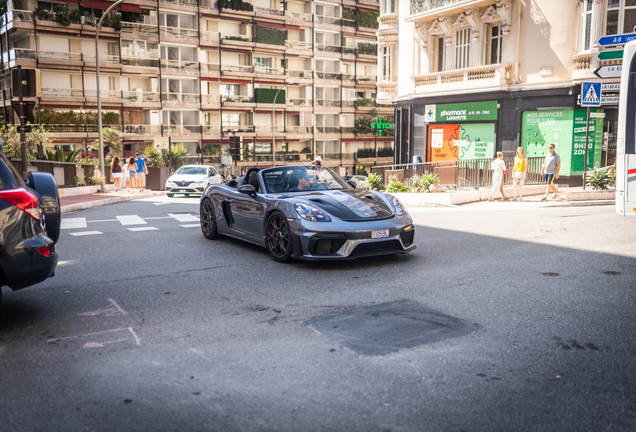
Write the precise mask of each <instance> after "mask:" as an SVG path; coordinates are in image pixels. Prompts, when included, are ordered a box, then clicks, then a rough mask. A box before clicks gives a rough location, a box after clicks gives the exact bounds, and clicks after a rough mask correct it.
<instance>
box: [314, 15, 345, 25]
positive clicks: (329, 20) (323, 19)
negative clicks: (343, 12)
mask: <svg viewBox="0 0 636 432" xmlns="http://www.w3.org/2000/svg"><path fill="white" fill-rule="evenodd" d="M314 18H315V19H316V24H327V25H335V26H339V25H340V23H341V22H342V20H341V19H340V18H338V17H332V16H324V15H315V16H314Z"/></svg>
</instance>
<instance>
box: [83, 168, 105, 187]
mask: <svg viewBox="0 0 636 432" xmlns="http://www.w3.org/2000/svg"><path fill="white" fill-rule="evenodd" d="M84 177H85V178H86V184H88V185H100V184H102V182H103V181H105V180H106V177H104V176H103V175H102V172H101V171H100V170H99V168H95V171H94V172H93V175H90V174H87V175H85V176H84Z"/></svg>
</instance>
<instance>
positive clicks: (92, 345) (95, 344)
mask: <svg viewBox="0 0 636 432" xmlns="http://www.w3.org/2000/svg"><path fill="white" fill-rule="evenodd" d="M120 331H127V332H130V334H132V336H133V338H135V344H136V345H138V346H139V345H141V340H140V339H139V336H137V333H135V330H133V328H132V327H122V328H117V329H113V330H104V331H100V332H94V333H87V334H82V335H77V336H67V337H63V338H55V339H47V342H48V343H52V342H59V341H63V340H68V339H77V338H83V337H90V336H96V335H102V334H106V333H114V332H120ZM128 340H130V339H118V340H113V341H106V342H87V343H85V344H84V345H83V347H84V348H101V347H103V346H104V345H105V344H110V343H115V342H124V341H128Z"/></svg>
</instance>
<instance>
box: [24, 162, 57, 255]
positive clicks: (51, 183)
mask: <svg viewBox="0 0 636 432" xmlns="http://www.w3.org/2000/svg"><path fill="white" fill-rule="evenodd" d="M27 179H28V180H29V186H30V187H31V188H33V189H35V190H36V191H37V193H38V194H40V197H41V198H42V200H41V204H42V207H43V209H44V216H45V218H44V221H45V225H46V234H47V236H48V237H49V238H50V239H51V240H53V242H54V243H57V240H58V239H59V238H60V228H61V225H62V216H61V210H60V195H59V193H58V191H57V184H56V183H55V177H53V176H52V175H51V174H49V173H45V172H29V173H28V174H27Z"/></svg>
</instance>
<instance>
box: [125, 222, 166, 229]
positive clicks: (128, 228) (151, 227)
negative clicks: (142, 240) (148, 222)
mask: <svg viewBox="0 0 636 432" xmlns="http://www.w3.org/2000/svg"><path fill="white" fill-rule="evenodd" d="M144 223H145V222H144ZM158 229H159V228H155V227H142V228H128V231H155V230H158Z"/></svg>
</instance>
